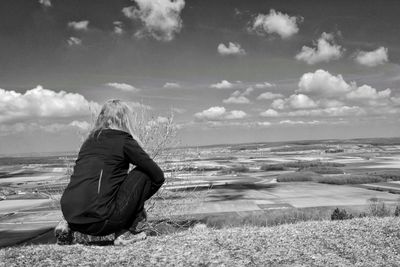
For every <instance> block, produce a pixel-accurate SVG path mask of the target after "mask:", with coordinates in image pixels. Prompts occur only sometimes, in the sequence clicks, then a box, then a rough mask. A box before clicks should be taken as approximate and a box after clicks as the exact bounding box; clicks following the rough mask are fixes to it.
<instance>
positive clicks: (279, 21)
mask: <svg viewBox="0 0 400 267" xmlns="http://www.w3.org/2000/svg"><path fill="white" fill-rule="evenodd" d="M300 20H301V19H299V18H296V17H290V16H289V15H288V14H283V13H281V12H279V11H275V10H274V9H271V10H270V11H269V14H266V15H264V14H258V16H257V17H256V18H255V19H254V21H253V22H252V26H251V30H252V31H255V32H256V33H258V34H260V35H264V34H266V33H267V34H272V33H276V34H278V35H279V36H280V37H281V38H283V39H285V38H288V37H290V36H292V35H294V34H296V33H297V32H298V31H299V27H298V26H297V23H298V22H300Z"/></svg>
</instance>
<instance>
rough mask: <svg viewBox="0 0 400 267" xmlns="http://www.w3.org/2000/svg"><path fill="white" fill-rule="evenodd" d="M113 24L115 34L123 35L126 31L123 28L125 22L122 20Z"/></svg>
mask: <svg viewBox="0 0 400 267" xmlns="http://www.w3.org/2000/svg"><path fill="white" fill-rule="evenodd" d="M113 25H114V33H115V34H118V35H121V34H123V33H124V30H123V29H122V26H123V24H122V22H121V21H114V22H113Z"/></svg>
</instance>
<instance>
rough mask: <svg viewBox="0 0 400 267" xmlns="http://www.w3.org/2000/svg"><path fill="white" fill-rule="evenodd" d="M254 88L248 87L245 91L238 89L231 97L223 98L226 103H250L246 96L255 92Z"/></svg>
mask: <svg viewBox="0 0 400 267" xmlns="http://www.w3.org/2000/svg"><path fill="white" fill-rule="evenodd" d="M253 90H254V89H253V88H252V87H249V88H247V89H246V90H245V91H243V92H240V91H239V90H237V91H235V92H233V93H232V94H231V95H230V97H229V98H227V99H224V100H222V102H224V103H226V104H248V103H250V100H249V99H248V98H247V97H246V96H248V95H249V94H250V93H251V92H253Z"/></svg>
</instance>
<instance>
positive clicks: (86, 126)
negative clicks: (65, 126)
mask: <svg viewBox="0 0 400 267" xmlns="http://www.w3.org/2000/svg"><path fill="white" fill-rule="evenodd" d="M69 126H72V127H76V128H78V129H79V130H81V131H85V132H86V131H89V130H90V128H91V125H90V123H88V122H87V121H77V120H74V121H72V122H71V123H70V124H69Z"/></svg>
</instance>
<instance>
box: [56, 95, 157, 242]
mask: <svg viewBox="0 0 400 267" xmlns="http://www.w3.org/2000/svg"><path fill="white" fill-rule="evenodd" d="M132 117H133V113H132V111H131V110H130V108H129V107H128V105H127V104H125V103H124V102H122V101H120V100H109V101H107V102H106V103H105V104H104V106H103V107H102V109H101V111H100V114H99V116H98V118H97V120H96V123H95V126H94V129H93V130H92V131H91V132H90V134H89V137H88V138H87V139H86V141H85V142H84V143H83V145H82V147H81V149H80V151H79V155H78V159H77V160H76V164H75V166H74V171H73V174H72V176H71V180H70V182H69V184H68V186H67V188H66V189H65V191H64V193H63V195H62V197H61V210H62V213H63V215H64V218H65V220H66V221H67V222H68V226H69V228H70V230H72V231H78V232H81V233H84V234H89V235H95V236H104V235H109V234H111V233H115V235H116V239H115V241H114V244H116V245H120V244H128V243H130V242H134V241H135V240H136V239H137V238H136V237H135V236H134V235H135V234H138V232H140V230H138V229H137V227H138V223H139V222H140V221H143V220H145V219H146V213H145V211H144V202H145V201H146V200H147V199H149V198H150V197H151V196H153V195H154V194H155V193H156V192H157V190H158V189H159V188H160V187H161V185H162V184H163V183H164V174H163V172H162V170H161V169H160V167H159V166H158V165H157V164H156V163H155V162H154V161H153V160H152V159H151V158H150V157H149V155H148V154H147V153H146V152H145V151H144V150H143V149H142V148H141V146H140V145H139V142H140V141H139V140H138V139H137V138H136V137H135V135H134V133H133V127H132V126H133V125H132V123H133V120H132ZM129 164H133V165H135V166H136V168H135V169H133V170H132V171H131V172H129V173H128V169H129ZM57 228H58V229H57ZM57 228H56V230H55V234H56V237H57V239H58V243H66V242H68V241H69V240H70V239H71V237H72V234H71V231H68V232H66V231H65V229H64V230H62V229H61V228H62V227H61V228H60V227H57Z"/></svg>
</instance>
